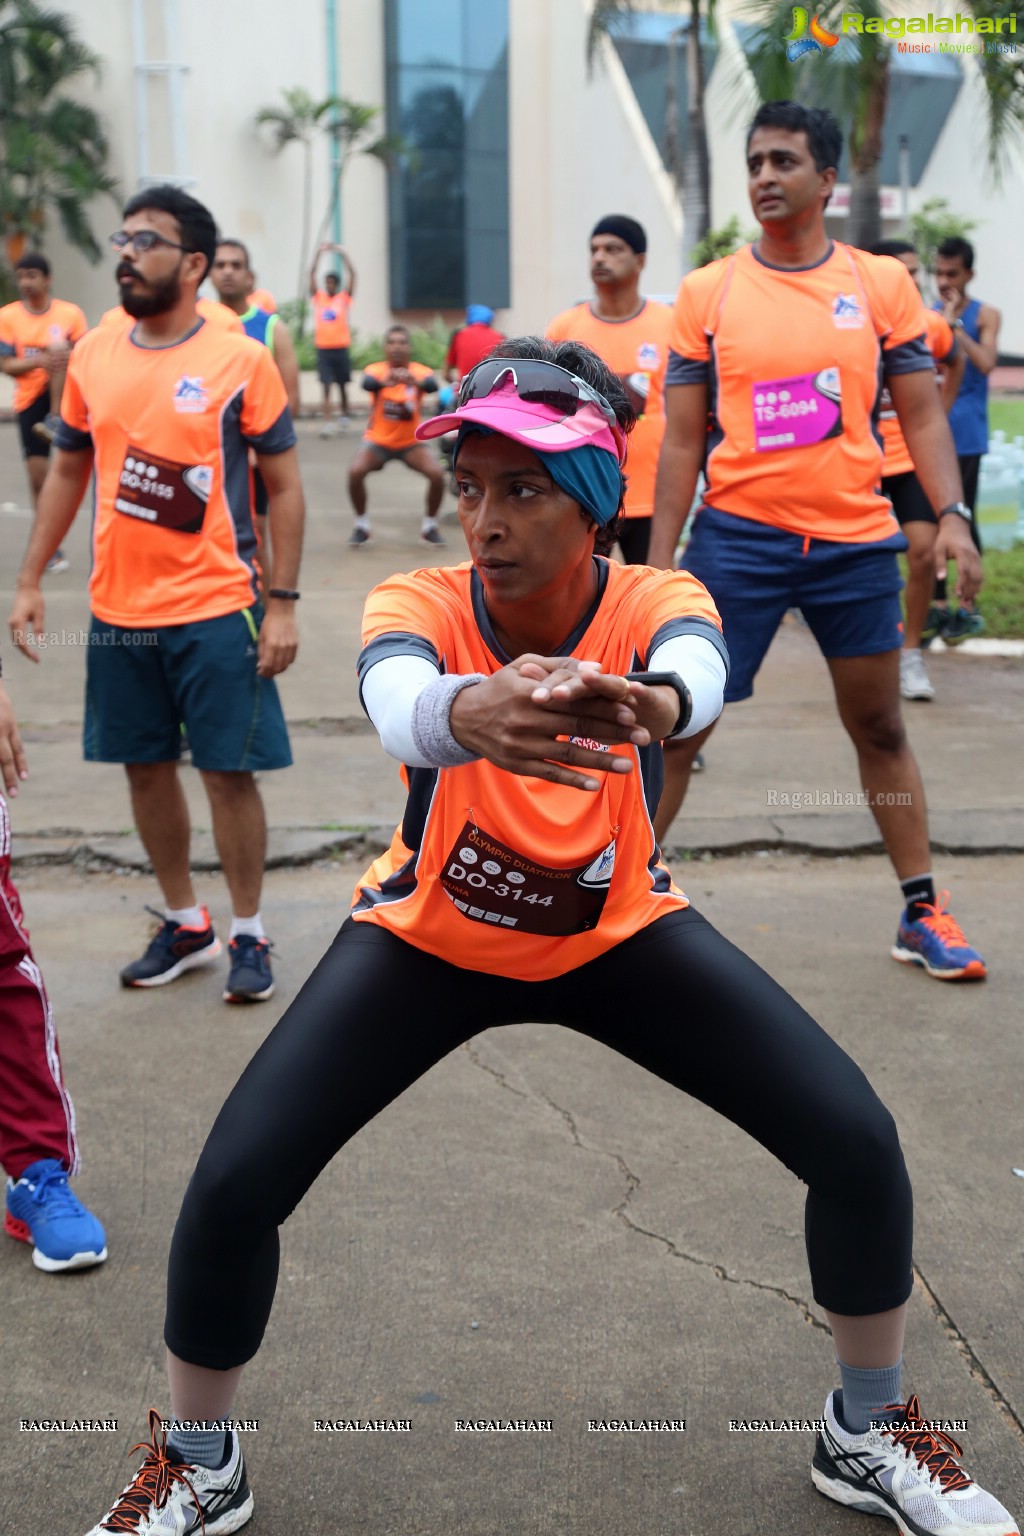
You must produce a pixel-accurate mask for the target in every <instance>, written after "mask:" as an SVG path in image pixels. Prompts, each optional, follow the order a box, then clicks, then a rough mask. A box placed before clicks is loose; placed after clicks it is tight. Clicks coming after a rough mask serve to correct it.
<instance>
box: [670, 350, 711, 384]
mask: <svg viewBox="0 0 1024 1536" xmlns="http://www.w3.org/2000/svg"><path fill="white" fill-rule="evenodd" d="M710 383H711V362H710V360H709V359H708V358H705V359H704V361H703V362H701V361H699V360H698V359H697V358H695V357H683V356H682V355H681V354H680V353H679V352H673V351H672V349H671V348H669V354H668V368H667V369H666V371H665V388H666V389H668V387H669V385H670V384H710Z"/></svg>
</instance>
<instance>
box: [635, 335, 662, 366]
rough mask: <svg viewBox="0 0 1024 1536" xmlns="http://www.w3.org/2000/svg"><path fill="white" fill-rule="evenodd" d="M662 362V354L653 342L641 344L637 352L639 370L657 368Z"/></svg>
mask: <svg viewBox="0 0 1024 1536" xmlns="http://www.w3.org/2000/svg"><path fill="white" fill-rule="evenodd" d="M660 362H661V354H660V353H659V351H658V349H657V347H656V346H655V345H654V342H653V341H644V342H641V344H640V346H639V347H638V348H637V352H636V365H637V367H638V368H651V369H653V368H657V366H658V364H659V363H660Z"/></svg>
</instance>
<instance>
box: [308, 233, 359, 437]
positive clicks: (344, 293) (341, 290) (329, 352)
mask: <svg viewBox="0 0 1024 1536" xmlns="http://www.w3.org/2000/svg"><path fill="white" fill-rule="evenodd" d="M329 251H334V252H335V253H336V255H337V256H339V257H340V259H341V261H342V262H343V263H344V266H345V269H346V271H347V274H348V275H347V277H346V280H345V284H344V286H342V282H341V279H340V278H339V276H338V274H337V272H328V273H327V276H326V277H325V278H324V286H323V287H322V288H321V287H320V285H319V283H318V282H317V268H318V267H319V265H320V261H321V258H322V257H324V256H326V255H327V253H328V252H329ZM355 291H356V269H355V267H354V266H353V265H352V258H351V256H350V255H349V254H348V251H346V249H345V247H344V246H343V245H336V244H332V243H331V242H330V241H326V240H325V241H324V243H323V245H321V246H320V248H319V250H318V251H317V253H316V255H315V256H314V258H313V265H312V267H311V268H310V269H309V293H310V298H311V299H312V301H313V343H314V345H315V347H316V371H317V374H318V376H319V379H320V383H321V385H322V386H323V391H324V405H323V413H324V424H323V427H322V428H321V430H320V436H321V437H330V436H331V435H332V434H333V432H334V430H335V427H334V420H333V417H332V415H331V385H332V384H336V385H337V386H338V394H339V395H340V397H341V424H342V426H344V424H345V423H346V422H347V421H348V419H349V414H348V384H349V380H350V378H351V377H352V370H351V367H350V364H349V356H348V350H349V347H350V346H351V344H352V333H351V331H350V329H349V321H348V316H349V310H350V309H351V307H352V299H353V297H354V295H355Z"/></svg>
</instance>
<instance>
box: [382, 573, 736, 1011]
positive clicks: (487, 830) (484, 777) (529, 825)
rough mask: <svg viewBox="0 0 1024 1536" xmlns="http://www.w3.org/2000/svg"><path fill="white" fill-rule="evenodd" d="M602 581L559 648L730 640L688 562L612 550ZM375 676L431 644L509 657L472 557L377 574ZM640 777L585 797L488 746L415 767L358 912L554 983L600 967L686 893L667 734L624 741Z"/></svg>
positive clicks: (626, 656) (439, 951)
mask: <svg viewBox="0 0 1024 1536" xmlns="http://www.w3.org/2000/svg"><path fill="white" fill-rule="evenodd" d="M595 564H596V568H597V575H598V593H597V596H596V598H595V600H594V603H593V604H592V606H591V608H590V611H589V612H588V613H587V614H586V615H585V616H584V618H583V620H582V621H581V623H580V624H579V625H578V626H577V628H576V630H575V631H574V632H573V634H571V635H570V636H569V637H568V638H567V640H566V642H565V644H564V646H563V648H562V650H561V651H560V654H562V655H566V656H570V655H571V656H578V657H586V658H587V659H588V660H592V661H600V662H602V663H603V665H604V667H605V670H606V671H608V672H614V673H619V674H624V673H626V672H630V671H634V670H638V669H642V668H643V667H644V666H645V665H646V662H647V659H648V658H649V657H650V655H651V653H652V652H653V651H654V650H655V649H656V648H657V646H658V645H660V644H662V643H663V642H664V641H666V640H668V639H671V638H672V637H673V636H675V635H679V634H694V633H696V634H701V633H703V634H706V635H708V636H709V638H711V637H714V639H715V640H716V641H717V642H718V643H720V641H721V622H720V620H719V617H718V613H717V611H716V609H715V605H714V603H713V602H712V600H711V597H710V595H709V594H708V592H707V590H706V588H704V587H703V586H702V585H701V583H700V582H699V581H697V580H696V579H695V578H694V577H693V576H690V575H689V574H688V573H687V572H685V571H652V570H650V569H648V568H647V567H645V566H635V565H634V566H623V565H619V564H618V563H617V562H614V561H612V562H609V561H607V560H602V559H597V560H596V561H595ZM363 646H364V649H363V653H362V655H361V656H360V659H359V673H360V678H363V677H365V675H366V673H367V671H368V670H369V669H370V668H371V667H372V666H373V665H374V662H375V661H376V660H382V659H384V657H391V656H395V655H401V654H403V653H404V654H410V655H418V656H421V657H422V656H423V654H424V648H425V647H426V648H427V650H428V651H429V652H430V653H431V654H432V655H433V656H435V657H436V658H437V661H438V665H439V667H440V668H441V669H442V670H443V671H444V672H446V673H453V674H465V673H470V672H482V673H483V674H484V675H485V676H491V675H492V674H493V673H495V672H497V671H499V670H500V669H501V668H502V667H503V666H505V665H507V663H508V661H509V660H510V658H509V657H508V656H506V655H505V653H504V651H503V650H502V649H501V646H500V645H499V643H498V641H497V638H496V637H495V635H494V632H493V630H492V628H491V626H490V621H489V618H488V616H487V609H486V604H485V602H484V597H483V590H482V586H481V583H480V579H479V577H478V576H477V575H476V573H475V571H474V569H473V567H472V565H470V564H465V565H458V566H454V567H451V568H449V569H447V570H422V571H414V572H413V573H412V574H411V575H406V576H393V577H391V579H390V580H389V581H386V582H384V583H382V585H381V586H379V587H376V588H375V589H374V590H373V591H372V592H371V593H370V595H369V597H368V598H367V601H366V607H365V610H364V614H363ZM609 750H611V751H614V752H617V753H619V754H621V755H623V756H625V757H627V758H629V759H630V760H631V761H632V764H633V771H632V773H630V774H622V775H621V777H620V776H619V775H618V774H599V775H597V777H598V778H599V780H600V783H601V788H600V789H599V790H598V791H597V792H596V793H593V794H585V793H583V792H581V791H580V790H578V789H572V788H570V787H569V786H567V785H564V784H552V783H549V782H548V781H547V780H545V779H535V778H525V777H523V776H521V775H519V774H514V773H508V772H506V771H505V770H504V769H502V768H497V767H495V766H494V764H493V763H489V762H487V761H486V760H485V759H480V760H479V761H477V762H473V763H467V764H465V765H464V766H462V767H458V768H441V769H436V770H435V769H431V768H412V769H409V768H405V767H403V768H402V769H401V773H402V777H403V780H404V782H405V784H406V786H407V788H408V790H409V800H408V803H407V806H406V812H405V817H404V819H403V821H402V825H401V826H400V827H399V829H398V830H397V831H396V833H395V836H394V839H393V840H392V843H391V847H390V848H389V849H388V851H387V853H385V854H383V855H382V856H381V857H380V858H379V859H376V860H375V861H374V862H373V864H371V865H370V868H369V869H368V870H367V871H366V873H365V874H364V875H363V877H362V879H361V880H360V881H359V883H358V884H357V886H356V889H355V893H354V898H353V908H352V915H353V919H354V921H356V922H357V923H376V924H378V925H380V926H381V927H383V928H387V929H389V930H390V931H391V932H392V933H395V934H397V935H398V936H399V937H400V938H402V939H405V940H406V941H407V942H408V943H410V944H412V945H414V946H415V947H416V948H417V949H422V950H426V951H427V952H428V953H430V954H433V955H438V956H440V958H441V959H443V960H448V961H450V962H451V963H452V964H454V965H459V966H463V967H465V968H467V969H469V970H475V971H486V972H488V973H490V974H492V975H497V976H515V977H518V978H522V979H523V980H526V981H541V980H545V979H547V978H550V977H552V976H560V975H562V974H564V972H566V971H570V970H573V969H574V968H575V967H577V966H580V965H583V964H585V962H586V961H588V960H592V959H594V958H595V957H596V956H597V955H600V954H603V953H604V952H605V951H606V950H608V949H611V948H612V947H613V946H614V945H616V944H619V943H621V942H622V940H623V939H626V938H628V937H629V936H630V934H633V933H636V932H637V931H638V930H639V929H641V928H645V927H646V926H647V925H648V924H649V923H653V922H654V921H655V919H656V918H659V917H662V916H663V915H664V914H665V913H666V912H673V911H678V910H679V909H680V908H681V907H685V906H686V905H687V901H686V897H685V896H684V895H683V893H682V891H680V890H679V889H678V888H677V887H676V886H675V885H674V884H673V883H672V877H671V875H670V874H669V871H668V869H667V868H666V867H665V865H664V864H663V863H662V861H661V853H660V850H659V848H658V845H657V841H656V839H655V836H654V829H653V825H652V820H651V818H652V815H653V811H654V809H655V808H656V807H655V806H654V805H653V804H649V798H650V799H653V798H654V796H655V795H656V794H657V792H658V790H657V788H655V784H657V786H658V787H659V788H660V768H661V761H660V760H661V747H660V744H658V745H654V746H652V747H648V748H645V749H644V751H642V752H641V751H638V749H637V748H635V747H632V746H628V745H626V746H620V747H613V748H610V749H609Z"/></svg>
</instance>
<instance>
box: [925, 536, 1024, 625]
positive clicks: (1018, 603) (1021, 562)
mask: <svg viewBox="0 0 1024 1536" xmlns="http://www.w3.org/2000/svg"><path fill="white" fill-rule="evenodd" d="M899 561H900V574H901V575H902V577H903V580H904V582H905V581H906V579H907V562H906V560H905V559H904V557H903V556H902V555H900V557H899ZM984 563H985V584H984V586H983V587H982V589H981V592H980V594H979V596H978V612H979V613H980V614H981V616H982V618H983V619H984V620H985V631H984V632H985V635H986V636H990V637H991V638H992V639H993V640H1024V544H1014V546H1013V548H1012V549H994V550H991V551H990V552H989V553H987V554H986V555H985V561H984Z"/></svg>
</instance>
